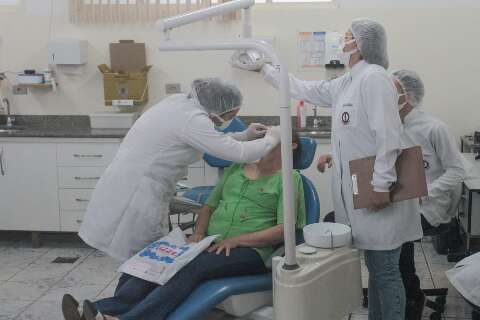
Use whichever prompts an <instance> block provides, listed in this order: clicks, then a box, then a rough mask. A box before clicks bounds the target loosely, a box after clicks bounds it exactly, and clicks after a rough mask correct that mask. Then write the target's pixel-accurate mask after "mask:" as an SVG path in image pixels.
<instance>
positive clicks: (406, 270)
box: [400, 216, 433, 301]
mask: <svg viewBox="0 0 480 320" xmlns="http://www.w3.org/2000/svg"><path fill="white" fill-rule="evenodd" d="M432 228H433V227H432V226H431V225H430V224H429V223H428V221H427V220H426V219H425V218H424V217H423V216H422V229H423V231H424V232H425V231H428V230H429V229H432ZM400 273H401V274H402V281H403V286H404V287H405V295H406V297H407V301H413V300H417V299H418V297H419V296H422V294H423V293H422V289H421V288H420V279H419V278H418V276H417V274H416V269H415V245H414V243H413V242H407V243H405V244H404V245H403V246H402V253H401V254H400Z"/></svg>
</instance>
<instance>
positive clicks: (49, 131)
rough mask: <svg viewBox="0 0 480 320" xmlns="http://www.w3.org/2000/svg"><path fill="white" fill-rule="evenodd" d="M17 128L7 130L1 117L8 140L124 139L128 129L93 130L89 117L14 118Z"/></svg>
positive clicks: (2, 133)
mask: <svg viewBox="0 0 480 320" xmlns="http://www.w3.org/2000/svg"><path fill="white" fill-rule="evenodd" d="M14 118H15V127H17V128H18V129H19V130H13V131H9V130H1V129H7V128H5V122H6V118H5V116H0V124H2V125H0V128H1V129H0V137H3V138H4V137H8V138H23V137H25V138H26V137H28V138H117V139H118V138H120V139H121V138H123V137H125V135H126V134H127V132H128V129H92V128H90V118H89V117H88V116H36V115H35V116H33V115H32V116H14Z"/></svg>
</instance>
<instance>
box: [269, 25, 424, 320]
mask: <svg viewBox="0 0 480 320" xmlns="http://www.w3.org/2000/svg"><path fill="white" fill-rule="evenodd" d="M343 53H344V54H345V56H346V61H348V66H349V67H350V69H351V70H350V72H348V73H346V74H345V75H344V76H342V77H340V78H338V79H335V80H332V81H302V80H299V79H297V78H295V77H293V76H290V87H291V93H292V95H293V97H295V98H297V99H304V100H306V101H307V102H310V103H312V104H315V105H319V106H325V107H328V108H331V112H332V138H331V139H332V154H331V155H328V156H324V157H322V158H321V159H320V161H319V168H320V169H321V170H324V169H325V166H326V165H327V164H329V165H332V162H333V167H334V173H333V181H332V195H333V197H334V208H335V217H336V221H337V222H340V223H345V224H348V225H350V226H351V227H352V233H353V243H354V246H356V247H357V248H359V249H363V250H364V252H365V260H366V265H367V267H368V271H369V274H370V276H369V293H368V295H369V319H370V320H379V319H383V320H404V313H405V292H404V287H403V284H402V279H401V275H400V271H399V257H400V251H401V247H402V244H403V243H405V242H407V241H414V240H416V239H420V238H421V237H422V229H421V225H420V216H419V215H418V200H412V201H403V202H397V203H390V192H389V190H390V188H391V187H392V185H393V184H394V183H395V182H396V178H397V177H396V171H395V161H396V159H397V156H398V155H399V153H400V151H401V147H402V144H401V130H402V125H401V121H400V117H399V115H398V108H397V99H398V94H397V92H396V90H395V86H394V85H393V82H392V80H391V78H390V76H389V74H388V73H387V71H386V69H387V68H388V64H389V63H388V55H387V39H386V33H385V30H384V28H383V27H382V26H381V25H380V24H379V23H377V22H374V21H372V20H369V19H356V20H354V21H353V22H352V25H351V27H350V29H349V30H348V31H347V32H346V34H345V45H344V47H343ZM261 71H262V73H263V74H264V76H265V79H266V80H267V82H269V83H271V84H272V85H273V86H275V87H278V83H279V73H278V71H277V70H276V69H275V68H274V67H272V66H271V65H265V66H264V67H263V68H262V70H261ZM368 156H376V161H375V168H374V174H373V180H372V185H373V193H372V200H373V203H374V206H373V207H372V208H370V209H360V210H356V209H354V208H353V195H352V180H351V177H350V169H349V161H351V160H354V159H359V158H364V157H368Z"/></svg>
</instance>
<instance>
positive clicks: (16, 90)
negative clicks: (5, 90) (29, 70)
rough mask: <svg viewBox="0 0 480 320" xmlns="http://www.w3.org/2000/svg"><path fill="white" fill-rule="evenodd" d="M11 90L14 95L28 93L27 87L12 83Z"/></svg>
mask: <svg viewBox="0 0 480 320" xmlns="http://www.w3.org/2000/svg"><path fill="white" fill-rule="evenodd" d="M12 92H13V94H14V95H26V94H27V93H28V92H27V87H24V86H19V85H14V86H13V89H12Z"/></svg>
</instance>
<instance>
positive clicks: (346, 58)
mask: <svg viewBox="0 0 480 320" xmlns="http://www.w3.org/2000/svg"><path fill="white" fill-rule="evenodd" d="M355 42H356V40H355V39H352V40H349V41H347V42H345V43H344V44H343V45H342V46H341V48H342V51H341V52H340V57H341V59H342V61H343V62H345V65H346V66H347V67H349V66H350V59H351V58H352V54H354V53H355V52H357V51H358V48H355V49H353V50H351V51H348V52H345V51H344V50H345V47H346V46H347V45H349V44H352V43H355Z"/></svg>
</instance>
